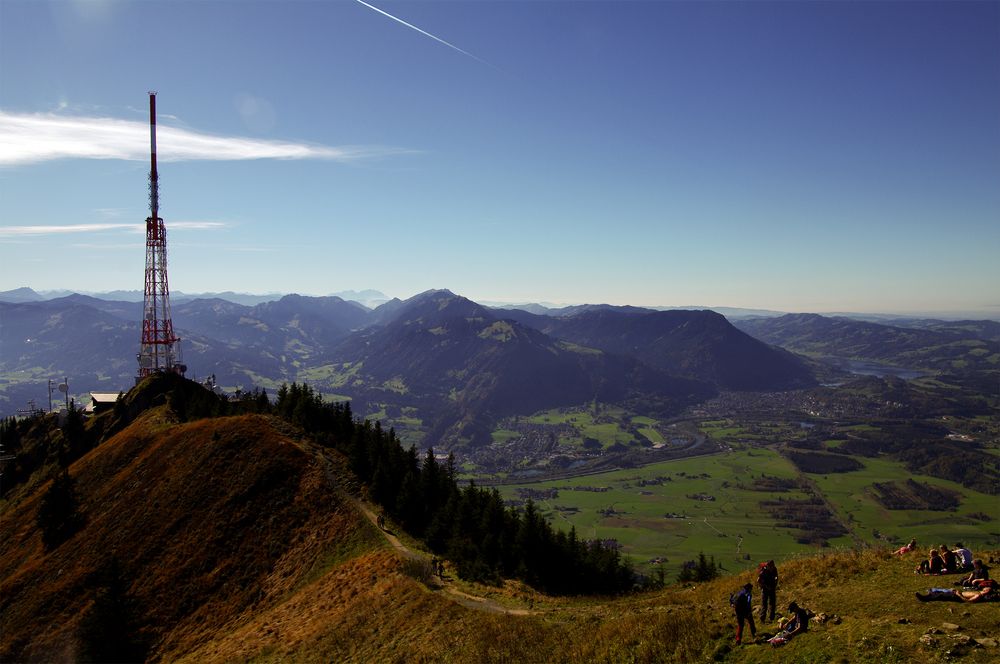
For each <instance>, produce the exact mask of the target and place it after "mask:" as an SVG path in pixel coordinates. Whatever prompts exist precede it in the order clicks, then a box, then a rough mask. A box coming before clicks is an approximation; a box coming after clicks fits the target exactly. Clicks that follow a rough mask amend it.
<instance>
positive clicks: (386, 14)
mask: <svg viewBox="0 0 1000 664" xmlns="http://www.w3.org/2000/svg"><path fill="white" fill-rule="evenodd" d="M355 1H356V2H357V3H358V4H361V5H364V6H365V7H367V8H368V9H371V10H372V11H376V12H378V13H379V14H382V16H385V17H388V18H391V19H392V20H393V21H396V22H397V23H401V24H403V25H405V26H406V27H408V28H410V29H411V30H416V31H417V32H419V33H420V34H422V35H424V36H425V37H430V38H431V39H433V40H434V41H436V42H439V43H441V44H444V45H445V46H447V47H448V48H451V49H454V50H456V51H458V52H459V53H461V54H462V55H467V56H469V57H470V58H472V59H473V60H476V61H478V62H481V63H483V64H484V65H486V66H487V67H493V65H491V64H490V63H489V62H486V60H483V59H482V58H479V57H477V56H475V55H473V54H472V53H469V52H468V51H466V50H464V49H461V48H459V47H457V46H455V45H454V44H452V43H451V42H446V41H445V40H443V39H441V38H440V37H436V36H434V35H432V34H431V33H429V32H427V31H426V30H421V29H420V28H418V27H417V26H415V25H413V24H412V23H407V22H406V21H404V20H403V19H401V18H399V17H397V16H393V15H392V14H390V13H389V12H387V11H384V10H381V9H379V8H378V7H376V6H374V5H370V4H368V3H367V2H365V1H364V0H355ZM493 68H494V69H496V67H493Z"/></svg>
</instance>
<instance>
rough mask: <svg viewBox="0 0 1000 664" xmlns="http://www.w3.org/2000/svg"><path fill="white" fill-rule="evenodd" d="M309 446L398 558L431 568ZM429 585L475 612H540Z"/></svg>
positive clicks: (440, 582) (433, 580) (440, 583)
mask: <svg viewBox="0 0 1000 664" xmlns="http://www.w3.org/2000/svg"><path fill="white" fill-rule="evenodd" d="M309 447H311V448H312V450H309V449H307V447H306V446H302V449H303V451H306V452H309V451H312V452H313V454H314V456H315V457H316V459H317V460H319V461H320V462H321V463H322V464H323V470H324V473H325V474H326V479H327V481H328V482H329V483H330V485H331V486H332V487H334V488H335V489H336V490H337V491H338V492H339V493H340V494H342V495H343V496H344V497H346V498H347V499H348V500H350V501H351V502H352V503H353V504H354V506H355V507H357V508H358V511H360V512H361V513H362V514H364V516H365V518H366V519H368V520H369V521H370V522H371V523H372V525H373V526H375V527H376V528H378V531H379V532H380V533H382V536H383V537H385V539H386V541H387V542H389V544H390V545H392V548H393V549H395V550H396V553H397V554H398V555H399V556H401V557H403V558H408V559H410V560H419V561H422V562H425V563H426V564H427V566H428V567H430V564H431V561H430V557H429V556H428V555H427V554H425V553H423V552H421V551H414V550H413V549H411V548H410V547H408V546H406V545H405V544H403V543H402V542H401V541H399V538H398V537H396V535H395V533H393V532H392V531H390V530H388V529H387V528H379V525H378V516H377V515H376V514H375V512H374V511H373V510H372V509H371V508H370V507H368V505H366V504H365V503H363V502H362V501H361V500H359V499H358V498H356V497H355V496H353V495H351V493H350V492H349V491H347V490H346V488H345V487H344V486H343V485H342V484H341V483H340V482H339V481H338V480H337V476H336V474H335V473H334V471H333V467H334V463H333V461H332V460H331V459H330V457H329V456H328V455H327V452H326V450H324V449H323V448H322V447H320V446H318V445H309ZM426 583H427V586H428V587H430V588H431V590H432V591H433V592H441V593H444V594H446V595H447V596H448V599H450V600H452V601H453V602H455V603H457V604H461V605H462V606H464V607H466V608H469V609H473V610H476V611H485V612H487V613H498V614H503V615H511V616H528V615H534V614H537V613H538V611H531V610H529V609H511V608H508V607H506V606H504V605H502V604H500V603H499V602H496V601H494V600H491V599H489V598H488V597H481V596H479V595H470V594H469V593H467V592H464V591H462V590H459V589H458V588H455V587H453V586H451V585H450V584H449V583H448V582H446V581H445V580H444V579H441V578H439V577H437V576H434V575H433V574H432V575H431V577H430V579H429V580H428V581H427V582H426Z"/></svg>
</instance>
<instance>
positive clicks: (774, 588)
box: [757, 560, 778, 622]
mask: <svg viewBox="0 0 1000 664" xmlns="http://www.w3.org/2000/svg"><path fill="white" fill-rule="evenodd" d="M757 585H758V586H760V621H761V622H764V621H766V620H767V619H768V618H767V609H768V607H769V606H770V607H771V618H770V619H771V620H772V621H773V620H774V611H775V609H776V608H777V603H778V600H777V594H778V568H777V567H776V566H775V564H774V561H773V560H768V561H767V562H766V563H761V564H760V566H759V567H758V568H757Z"/></svg>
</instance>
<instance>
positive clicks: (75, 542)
mask: <svg viewBox="0 0 1000 664" xmlns="http://www.w3.org/2000/svg"><path fill="white" fill-rule="evenodd" d="M70 475H71V476H72V478H73V480H74V482H75V486H76V492H77V494H78V496H79V503H80V507H81V512H82V513H83V516H84V518H85V523H84V525H83V526H82V527H81V529H80V530H79V531H78V532H76V533H75V534H74V535H73V536H71V537H70V539H68V540H67V541H65V542H63V543H62V544H61V545H59V546H58V547H56V548H54V549H53V550H51V551H45V550H44V547H43V546H42V543H41V538H40V535H39V531H38V529H37V527H36V526H35V514H36V512H37V510H38V506H39V502H40V500H41V496H42V494H43V493H44V491H45V489H46V487H47V484H48V483H44V484H42V485H40V486H37V487H35V488H34V489H33V490H32V491H30V492H27V493H25V494H21V495H19V496H17V497H16V498H15V499H13V500H11V501H9V502H7V503H6V504H4V505H3V506H2V507H0V517H2V518H0V542H2V543H3V546H2V547H0V661H44V662H51V661H79V660H80V659H81V656H82V653H83V652H84V651H83V650H82V649H81V648H82V641H81V634H82V633H83V628H84V626H85V625H84V623H85V622H86V617H87V616H88V615H89V614H90V613H91V610H92V607H93V606H94V604H95V600H97V599H99V597H100V594H101V592H103V591H102V587H103V586H102V583H105V582H104V581H102V577H106V575H107V570H108V568H109V563H110V561H111V560H112V559H115V560H117V561H118V566H119V567H120V572H121V575H122V577H123V579H124V581H125V586H126V589H127V591H128V593H129V595H130V596H131V597H132V598H133V599H134V605H135V607H136V613H137V620H136V624H137V626H138V628H139V631H140V632H141V635H142V636H143V637H144V639H145V642H146V643H147V644H148V658H149V660H150V661H169V662H175V661H183V662H199V663H201V662H234V661H241V662H242V661H256V662H287V661H292V662H329V661H338V662H339V661H354V662H376V661H377V662H431V661H455V662H477V663H478V662H580V661H605V662H670V661H679V662H701V661H727V662H763V661H768V662H932V661H939V660H942V659H944V658H945V657H946V655H945V653H946V652H948V653H950V655H948V657H954V656H958V655H964V658H963V661H969V662H988V661H995V659H996V657H997V656H998V655H1000V650H998V649H997V647H996V646H995V644H996V642H997V641H998V640H1000V611H998V605H997V604H952V603H927V604H924V603H920V602H918V601H917V600H916V599H915V598H914V596H913V593H914V591H917V590H921V591H923V590H926V588H927V587H928V586H931V585H950V584H951V582H952V581H953V580H954V579H955V577H936V578H927V577H918V576H915V575H914V574H913V573H912V569H913V566H914V565H915V564H916V562H917V560H918V555H917V554H913V555H912V556H911V557H910V558H908V559H904V560H900V559H897V558H894V557H893V556H891V555H890V554H888V553H887V552H885V551H878V550H865V551H861V552H853V551H842V552H834V553H830V554H827V555H821V556H818V557H803V558H801V559H796V560H791V561H787V562H783V563H782V564H781V567H780V575H781V585H780V588H779V594H778V598H779V603H780V604H781V605H782V606H784V605H787V603H788V602H789V601H790V600H792V599H795V600H797V601H798V602H799V603H800V604H802V605H803V606H805V607H807V608H809V609H811V610H813V611H815V612H817V613H826V614H827V615H829V616H831V619H830V620H828V621H827V622H825V623H823V624H818V623H817V624H815V625H814V626H813V627H812V628H811V630H810V632H809V633H808V634H805V635H803V636H801V637H799V638H797V639H794V640H793V641H792V642H791V643H790V644H788V645H787V646H785V647H784V648H781V649H774V648H772V647H771V646H769V645H766V644H763V643H757V644H751V645H744V646H742V647H739V648H735V647H734V646H732V639H733V625H732V623H733V620H732V613H731V609H730V607H729V604H728V597H729V594H730V593H731V592H732V591H734V590H735V589H736V588H737V587H739V586H740V585H741V584H742V583H744V582H745V581H747V580H748V579H749V576H748V574H747V573H744V574H742V575H737V576H731V577H726V578H722V579H717V580H715V581H711V582H707V583H703V584H698V585H697V586H688V587H667V588H665V589H663V590H660V591H654V592H646V593H637V594H632V595H628V596H624V597H619V598H601V597H582V598H570V599H567V598H555V597H550V596H545V595H542V594H539V593H537V592H534V591H532V590H531V589H529V588H526V587H525V586H523V585H522V584H519V583H513V582H508V583H506V584H504V585H503V586H501V587H491V586H479V585H474V584H468V583H464V582H461V581H459V580H458V579H457V578H455V576H454V574H453V570H451V569H450V568H449V570H448V573H447V574H446V576H445V583H444V588H441V587H440V584H436V583H430V582H428V579H427V576H426V572H425V571H424V570H425V569H426V567H425V566H424V565H425V563H426V557H425V555H424V554H422V553H420V552H419V551H417V549H419V546H418V545H416V544H415V543H413V542H412V541H409V540H407V538H406V537H405V535H404V534H403V533H402V532H400V531H399V529H398V528H397V527H396V526H394V525H393V524H390V528H391V529H392V530H394V531H395V532H396V534H397V535H400V536H401V538H402V539H403V541H404V543H408V546H409V547H410V548H411V549H412V550H411V551H409V552H404V553H400V552H398V551H396V550H394V549H393V548H392V547H391V546H389V544H388V543H387V540H386V538H385V537H384V536H383V534H382V533H381V532H380V531H379V530H378V529H376V528H375V527H374V526H373V525H372V524H371V523H370V521H369V518H366V515H365V514H364V513H363V512H362V511H361V509H362V508H361V503H360V502H359V500H358V499H357V498H356V497H354V496H353V495H352V494H351V493H350V490H351V489H352V488H353V487H352V485H353V480H352V478H351V476H350V474H349V473H348V472H347V471H346V469H345V464H344V462H343V459H342V458H341V457H340V456H339V455H338V454H337V453H335V452H332V451H330V450H328V449H323V448H319V447H317V446H315V445H313V444H312V443H311V442H310V441H308V440H306V439H303V438H301V437H300V436H299V434H298V433H297V431H296V430H295V429H294V428H292V427H290V426H289V425H287V424H285V423H284V422H283V421H281V420H278V419H275V418H271V417H263V416H255V415H245V416H236V417H221V418H214V419H201V420H197V421H195V422H191V423H178V422H177V421H176V416H175V415H174V413H173V412H172V411H171V410H170V409H169V405H167V404H165V405H162V406H158V407H154V408H152V409H150V410H147V411H146V412H144V413H142V414H141V415H139V417H138V419H136V420H135V421H133V422H132V423H131V424H129V425H128V426H127V427H125V428H124V429H123V430H121V431H120V432H118V433H117V434H115V435H114V436H113V437H111V438H110V439H108V440H107V441H106V442H104V443H102V444H101V445H99V446H98V447H97V448H95V449H94V450H92V451H91V452H89V453H87V454H86V455H85V456H83V457H82V458H80V459H79V460H78V461H77V462H76V463H74V464H73V465H72V466H71V468H70ZM922 544H924V543H922ZM977 554H979V555H981V556H982V557H984V558H988V557H989V555H990V554H989V553H988V552H987V553H985V554H984V552H977ZM992 555H993V556H996V557H998V558H1000V553H998V552H993V553H992ZM460 593H465V595H464V596H461V595H460ZM515 613H516V614H517V615H515ZM834 615H835V616H837V617H836V618H832V617H833V616H834ZM944 623H950V624H953V625H956V626H957V627H958V628H959V629H952V628H950V627H946V626H944ZM759 627H760V629H759V633H761V634H762V633H765V632H770V633H773V632H774V631H775V630H774V626H773V625H768V626H759ZM929 630H938V631H940V633H934V632H932V633H929V634H928V631H929ZM925 635H926V637H927V638H925V639H924V641H923V642H922V641H921V637H924V636H925Z"/></svg>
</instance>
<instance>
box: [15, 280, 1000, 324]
mask: <svg viewBox="0 0 1000 664" xmlns="http://www.w3.org/2000/svg"><path fill="white" fill-rule="evenodd" d="M18 288H31V287H30V286H20V287H18ZM11 290H16V288H15V289H8V290H7V291H0V293H4V292H9V291H11ZM31 290H33V291H34V292H35V293H37V294H38V295H40V296H43V297H46V298H52V297H60V296H63V295H65V294H69V293H77V294H80V295H89V296H100V295H109V294H114V293H117V292H123V293H129V294H131V295H132V296H133V297H132V298H130V299H129V300H127V301H134V302H141V301H142V291H141V290H138V289H116V290H115V291H92V290H86V289H72V288H51V289H35V288H31ZM428 290H449V291H451V292H452V293H454V294H455V295H458V296H461V297H465V298H467V299H470V300H472V301H474V302H477V303H479V304H482V305H484V306H488V307H509V308H516V307H517V306H519V305H520V306H528V305H541V306H543V307H546V308H550V309H556V308H560V307H573V306H580V305H588V304H589V305H612V306H634V307H645V308H651V309H713V310H715V309H733V310H740V311H760V312H769V313H815V314H822V315H827V316H836V315H845V316H849V315H870V316H888V317H901V318H904V317H928V318H933V317H938V318H945V319H959V318H974V319H984V320H996V321H1000V305H997V307H995V308H994V311H993V312H990V311H988V310H978V311H977V310H967V311H963V310H959V309H938V310H916V311H893V310H872V311H866V310H860V309H843V310H830V311H818V310H798V311H792V310H785V309H773V308H769V307H754V306H748V307H743V306H733V305H728V304H711V303H697V302H695V303H684V304H671V303H657V304H637V303H635V302H632V301H624V302H599V301H596V300H588V301H579V302H553V301H551V300H547V299H544V298H542V299H538V300H495V299H490V298H478V297H472V296H470V295H468V294H466V293H463V292H462V291H460V290H456V289H454V288H446V287H441V288H434V289H428ZM352 292H353V293H355V294H362V293H365V292H374V293H377V294H378V295H381V296H382V298H384V299H385V300H387V301H388V300H391V299H393V298H398V299H400V300H406V299H408V298H410V297H414V296H416V295H419V294H420V293H423V292H426V291H419V292H416V293H408V294H392V293H385V292H383V291H382V290H380V289H376V288H348V289H343V290H337V291H326V292H302V291H291V292H282V291H269V292H256V293H255V292H249V291H222V290H212V289H207V290H198V291H181V290H177V291H175V292H174V293H175V295H179V296H181V297H192V296H200V295H219V294H224V293H233V294H234V295H239V296H246V297H253V298H263V297H271V296H273V297H275V298H279V297H283V296H285V295H301V296H304V297H330V296H338V297H343V298H344V299H351V298H349V297H347V295H348V294H349V293H352ZM382 298H370V299H369V300H361V301H360V302H361V303H365V301H370V300H378V299H382ZM356 301H357V300H356Z"/></svg>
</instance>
